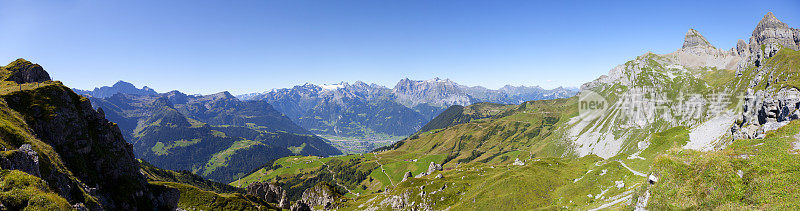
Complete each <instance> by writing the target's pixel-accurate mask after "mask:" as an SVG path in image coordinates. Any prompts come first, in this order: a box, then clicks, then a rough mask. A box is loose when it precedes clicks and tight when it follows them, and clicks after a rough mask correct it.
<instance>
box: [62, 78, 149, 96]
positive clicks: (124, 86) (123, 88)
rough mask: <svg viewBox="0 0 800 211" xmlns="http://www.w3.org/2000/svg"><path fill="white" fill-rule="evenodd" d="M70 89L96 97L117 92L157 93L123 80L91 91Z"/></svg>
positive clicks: (135, 93)
mask: <svg viewBox="0 0 800 211" xmlns="http://www.w3.org/2000/svg"><path fill="white" fill-rule="evenodd" d="M72 91H74V92H75V93H78V94H79V95H83V96H90V97H96V98H106V97H111V96H113V95H114V94H117V93H123V94H134V95H157V94H158V93H157V92H156V91H155V90H153V89H151V88H150V87H147V86H144V87H142V88H141V89H139V88H136V86H134V85H133V84H131V83H128V82H125V81H117V83H115V84H114V85H112V86H103V87H99V88H94V90H92V91H88V90H81V89H75V88H73V89H72Z"/></svg>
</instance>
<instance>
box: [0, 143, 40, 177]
mask: <svg viewBox="0 0 800 211" xmlns="http://www.w3.org/2000/svg"><path fill="white" fill-rule="evenodd" d="M0 168H2V169H10V170H20V171H23V172H25V173H28V174H30V175H33V176H37V177H41V173H39V156H38V154H37V153H36V151H33V149H32V148H31V145H30V144H23V145H22V146H20V147H19V149H17V150H12V151H11V152H5V153H3V154H2V155H0Z"/></svg>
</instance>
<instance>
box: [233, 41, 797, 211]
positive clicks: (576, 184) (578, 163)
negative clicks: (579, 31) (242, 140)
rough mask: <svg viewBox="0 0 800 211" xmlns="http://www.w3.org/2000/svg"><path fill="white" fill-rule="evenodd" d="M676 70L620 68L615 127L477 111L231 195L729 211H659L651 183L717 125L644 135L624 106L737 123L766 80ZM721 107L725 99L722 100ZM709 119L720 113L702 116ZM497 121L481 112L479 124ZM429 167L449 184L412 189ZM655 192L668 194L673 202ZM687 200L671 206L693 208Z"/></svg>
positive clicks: (551, 110)
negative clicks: (260, 192)
mask: <svg viewBox="0 0 800 211" xmlns="http://www.w3.org/2000/svg"><path fill="white" fill-rule="evenodd" d="M787 52H788V51H787ZM779 54H780V53H779ZM780 58H781V57H780V56H776V57H775V58H773V59H780ZM676 59H678V58H674V57H671V56H669V55H656V54H651V53H648V54H645V55H642V56H640V57H637V58H636V59H635V60H632V61H630V62H628V63H626V64H624V65H622V66H621V67H620V68H622V69H623V70H625V71H622V72H620V74H623V75H622V77H623V78H625V79H624V80H629V81H630V83H629V84H624V83H621V81H612V82H609V83H595V84H594V85H592V86H589V87H588V88H589V89H590V90H592V91H594V92H597V93H599V94H600V95H601V96H604V97H605V99H606V100H607V101H609V105H611V107H610V110H609V111H608V112H607V113H606V114H605V115H602V116H600V117H599V118H596V119H590V120H583V121H582V120H581V119H575V118H576V116H578V109H577V108H578V104H577V97H575V98H570V99H560V100H546V101H532V102H526V103H523V104H521V105H507V106H503V105H497V106H486V105H477V104H476V105H475V108H479V107H477V106H484V107H483V108H491V112H488V113H486V114H485V115H480V116H479V117H477V118H460V117H469V115H468V114H467V111H468V110H470V108H471V107H470V106H468V107H465V108H458V107H455V108H451V110H450V111H449V112H447V111H446V112H444V113H443V116H440V117H437V118H439V121H436V122H434V123H435V124H434V123H432V124H430V125H431V127H428V128H427V129H429V130H427V131H421V132H420V133H417V134H416V135H414V136H411V137H409V138H407V139H405V140H403V141H400V142H398V143H395V144H393V145H392V146H390V147H386V148H383V149H381V150H380V151H378V152H375V153H367V154H362V155H351V156H346V157H333V158H317V157H293V158H291V159H279V160H277V161H275V162H274V163H273V164H271V165H267V166H266V167H265V168H262V169H260V170H257V171H256V172H254V173H253V174H251V175H249V176H247V177H245V178H243V179H242V180H240V181H238V183H237V182H234V183H231V184H232V185H241V186H243V185H244V184H247V183H250V182H253V181H262V180H265V181H276V182H278V183H279V184H281V185H282V186H283V187H284V188H297V190H300V188H299V187H308V186H310V184H311V183H313V182H315V181H334V182H335V183H336V184H337V185H339V186H344V187H347V189H349V190H339V191H341V192H342V193H344V194H346V195H345V197H346V199H347V202H343V203H341V207H344V209H345V210H347V209H364V208H366V207H373V208H374V207H377V208H380V209H386V210H389V209H398V208H402V209H424V208H432V209H447V208H451V209H481V208H483V209H488V208H497V207H500V208H501V209H534V208H552V209H563V208H566V209H593V208H616V209H630V208H632V207H631V206H633V205H635V203H631V202H635V201H637V200H638V199H639V198H640V197H644V195H645V192H647V191H648V190H649V191H650V194H652V196H653V198H651V202H652V204H651V205H652V206H653V207H654V208H707V207H719V206H691V205H690V206H685V205H668V206H666V207H664V206H661V205H659V203H661V202H659V200H660V201H662V202H663V201H665V200H666V199H664V198H663V197H665V196H664V194H665V192H666V193H668V190H667V189H652V188H651V186H650V185H648V183H647V177H648V175H649V174H651V173H654V174H657V175H660V174H659V173H657V172H658V169H659V168H662V167H659V166H658V164H656V165H655V166H654V162H656V163H657V162H663V160H664V156H662V154H665V153H673V152H679V151H682V148H683V147H684V145H686V144H687V143H689V142H690V136H691V135H690V134H692V131H694V130H695V129H696V128H697V127H699V126H700V125H701V124H702V123H704V122H705V121H707V120H709V119H710V118H713V117H714V116H707V115H700V116H699V117H697V118H688V117H685V116H681V113H680V112H681V111H679V110H675V109H668V110H661V111H656V112H659V113H656V114H658V115H667V116H666V117H657V118H653V119H652V120H647V121H646V122H644V124H642V122H641V120H639V119H634V118H633V117H631V116H628V115H626V114H625V113H623V112H625V110H622V107H620V105H617V104H615V103H618V102H624V101H625V100H628V101H629V100H630V99H629V98H630V96H627V94H630V93H634V94H636V93H639V92H641V94H642V96H643V97H644V98H645V99H652V100H658V102H659V103H663V106H664V108H679V107H680V106H684V104H682V103H685V100H687V98H690V97H695V98H701V99H703V100H706V101H707V102H708V101H711V100H723V101H725V102H729V103H728V104H722V107H720V108H713V109H720V111H722V112H731V113H736V112H738V110H737V109H739V108H741V104H739V103H738V101H739V100H741V97H740V94H741V93H744V91H745V90H746V89H747V87H748V85H749V82H750V81H751V80H752V79H753V78H755V77H756V76H757V75H756V69H754V68H748V69H745V70H744V71H741V75H737V72H736V71H733V70H726V69H717V68H713V67H712V68H708V67H700V68H694V67H686V66H681V65H676ZM783 63H785V62H783ZM792 64H793V63H792ZM717 94H722V95H717ZM717 96H721V97H720V98H717V99H714V98H712V97H717ZM699 109H701V110H702V111H706V110H708V109H712V108H711V107H710V105H703V106H702V107H700V108H699ZM486 110H487V109H482V110H481V109H472V111H478V112H477V113H480V112H481V111H486ZM459 112H460V113H459ZM702 114H705V113H702ZM731 124H732V123H731ZM637 125H638V126H637ZM724 126H725V125H723V127H724ZM582 134H600V135H603V136H610V137H615V138H614V139H613V140H606V141H607V142H609V143H612V142H613V143H614V144H620V145H619V147H618V148H611V149H612V150H618V151H616V153H613V152H612V154H610V155H607V157H606V158H605V159H603V158H602V157H597V156H594V155H591V154H592V153H589V155H588V156H582V155H581V154H582V153H586V152H582V151H581V150H586V149H585V147H587V146H583V144H588V146H592V145H594V144H601V143H599V142H598V143H591V142H589V143H580V144H581V145H577V144H576V139H581V138H585V137H582ZM729 138H730V137H729V136H723V137H721V138H720V139H718V141H719V142H712V143H711V144H713V145H714V146H717V147H724V146H725V145H726V144H730V143H729V141H724V140H725V139H729ZM604 144H608V143H604ZM734 145H735V144H734ZM517 160H519V161H518V162H517ZM291 161H303V162H300V163H297V162H294V163H293V162H291ZM430 162H435V163H438V164H443V165H444V168H445V170H444V171H442V172H441V174H442V176H443V177H442V178H437V176H438V173H434V174H433V175H428V176H424V177H422V178H411V179H407V180H406V181H403V174H405V172H409V171H410V172H411V173H412V175H417V174H419V173H420V172H423V171H425V170H427V166H428V164H429V163H430ZM515 163H516V164H522V165H514V164H515ZM367 164H372V165H367ZM712 166H713V165H712ZM330 168H336V169H349V170H350V172H366V173H368V174H367V177H365V178H363V179H362V178H359V177H334V176H333V175H332V174H331V173H330V172H329V171H327V169H330ZM299 178H303V179H299ZM683 179H686V178H683ZM705 179H707V178H705ZM401 181H403V182H401ZM445 185H446V186H445ZM656 186H658V185H656ZM442 187H445V188H443V189H442ZM386 191H388V192H386ZM654 191H661V192H660V193H658V194H661V196H660V197H662V198H661V199H659V198H658V196H656V195H657V194H656V193H655V192H654ZM423 192H424V194H423ZM352 193H358V194H357V195H356V194H352ZM685 193H686V192H683V193H681V194H685ZM348 194H349V195H348ZM681 194H675V195H669V196H666V197H667V198H670V197H672V198H674V197H683V195H681ZM667 195H668V194H667ZM398 198H401V199H404V200H405V201H404V202H403V203H400V204H403V206H404V207H392V206H393V204H395V205H396V204H398V203H397V201H396V200H397V199H398ZM690 198H691V196H690V197H684V199H686V200H689V199H690ZM411 203H413V205H412V204H411ZM767 207H769V206H767ZM720 208H724V207H720Z"/></svg>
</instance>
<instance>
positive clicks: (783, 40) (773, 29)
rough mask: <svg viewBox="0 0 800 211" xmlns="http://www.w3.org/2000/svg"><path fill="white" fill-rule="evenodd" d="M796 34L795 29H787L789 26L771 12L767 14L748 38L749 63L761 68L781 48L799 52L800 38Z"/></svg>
mask: <svg viewBox="0 0 800 211" xmlns="http://www.w3.org/2000/svg"><path fill="white" fill-rule="evenodd" d="M796 32H797V29H793V28H789V25H787V24H786V23H783V22H781V21H780V20H778V18H776V17H775V15H773V14H772V12H769V13H767V14H766V15H764V18H763V19H761V21H759V22H758V25H757V26H756V29H755V30H753V36H751V37H750V45H749V47H750V54H751V55H753V58H752V59H750V60H751V62H752V63H754V64H755V65H756V66H761V64H762V63H763V62H764V60H765V59H767V58H769V57H772V56H774V55H775V53H777V52H778V50H780V49H781V48H782V47H787V48H790V49H793V50H800V42H798V39H800V38H797V37H796V35H797V34H798V33H796Z"/></svg>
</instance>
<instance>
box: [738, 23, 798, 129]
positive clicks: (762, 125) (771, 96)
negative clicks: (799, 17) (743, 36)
mask: <svg viewBox="0 0 800 211" xmlns="http://www.w3.org/2000/svg"><path fill="white" fill-rule="evenodd" d="M796 31H797V29H793V28H789V26H788V25H787V24H785V23H783V22H781V21H780V20H778V19H777V18H776V17H775V16H774V15H773V14H772V13H771V12H770V13H767V14H766V15H765V16H764V18H763V19H762V20H761V21H760V22H759V23H758V25H757V26H756V29H755V30H754V31H753V36H752V37H750V44H749V45H748V46H749V52H747V53H744V54H742V53H740V55H741V56H743V57H745V59H744V60H743V61H746V63H744V64H741V65H740V66H739V70H738V71H737V72H739V75H741V71H742V70H744V69H745V68H748V67H751V66H755V67H756V69H755V72H756V74H755V76H754V78H753V79H752V80H750V81H749V84H748V89H747V91H746V93H745V96H744V99H743V105H742V116H741V117H740V119H739V120H737V122H736V124H734V125H733V126H732V127H731V129H730V131H731V133H732V135H733V138H735V139H745V138H763V137H764V135H765V133H766V132H767V131H770V130H775V129H777V128H779V127H781V126H783V125H786V124H788V123H789V121H791V120H795V119H798V118H800V110H798V108H800V91H798V90H797V88H796V87H775V86H772V85H773V83H777V82H778V80H779V79H777V78H773V77H774V76H776V75H780V73H777V72H776V71H777V70H778V69H779V68H776V67H775V66H774V65H768V64H765V61H766V59H768V58H770V57H773V56H775V55H776V54H777V52H778V51H779V50H780V49H781V48H789V49H792V50H800V44H799V43H798V42H797V39H796V37H795V36H796V33H795V32H796ZM742 45H743V41H741V40H740V41H739V43H738V44H737V49H739V51H740V52H741V51H743V50H742V48H743V47H741V46H742ZM765 65H767V66H765ZM762 85H763V88H760V87H762Z"/></svg>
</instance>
